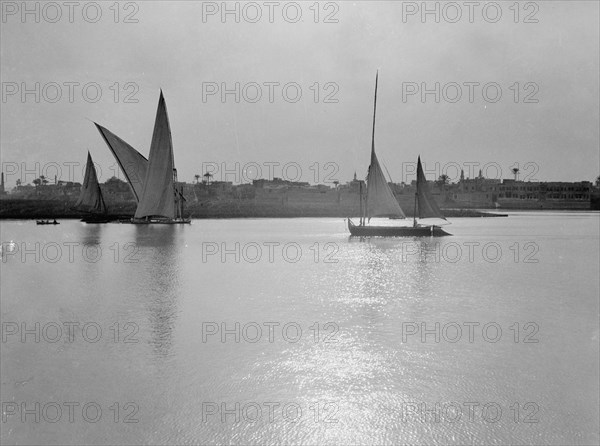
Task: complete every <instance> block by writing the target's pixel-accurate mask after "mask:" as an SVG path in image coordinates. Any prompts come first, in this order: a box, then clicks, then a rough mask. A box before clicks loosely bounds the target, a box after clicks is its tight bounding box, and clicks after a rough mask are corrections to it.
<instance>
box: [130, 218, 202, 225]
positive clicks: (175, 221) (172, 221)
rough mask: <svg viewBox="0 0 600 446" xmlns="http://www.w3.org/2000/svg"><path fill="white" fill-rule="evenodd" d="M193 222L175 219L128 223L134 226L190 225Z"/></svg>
mask: <svg viewBox="0 0 600 446" xmlns="http://www.w3.org/2000/svg"><path fill="white" fill-rule="evenodd" d="M191 222H192V219H191V218H175V219H158V218H157V219H149V220H146V219H135V218H132V219H131V220H129V221H128V222H126V221H124V222H123V223H131V224H134V225H189V224H190V223H191Z"/></svg>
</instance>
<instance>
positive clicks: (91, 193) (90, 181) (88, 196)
mask: <svg viewBox="0 0 600 446" xmlns="http://www.w3.org/2000/svg"><path fill="white" fill-rule="evenodd" d="M74 208H75V209H77V210H80V211H84V212H87V213H88V214H89V215H88V216H86V217H84V218H82V219H81V221H83V222H85V223H108V222H109V221H110V219H109V217H108V209H107V208H106V204H105V203H104V197H102V191H101V190H100V184H99V183H98V177H97V175H96V168H95V167H94V162H93V161H92V155H90V152H88V156H87V164H86V166H85V175H84V177H83V184H82V185H81V192H80V193H79V199H78V200H77V203H75V207H74Z"/></svg>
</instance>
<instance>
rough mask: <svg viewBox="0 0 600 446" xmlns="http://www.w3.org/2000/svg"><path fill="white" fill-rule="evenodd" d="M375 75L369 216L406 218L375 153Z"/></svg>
mask: <svg viewBox="0 0 600 446" xmlns="http://www.w3.org/2000/svg"><path fill="white" fill-rule="evenodd" d="M378 77H379V74H377V76H376V77H375V101H374V105H373V133H372V139H371V165H370V166H369V173H368V174H367V217H369V218H371V217H377V216H385V217H399V218H405V217H406V216H405V215H404V212H403V211H402V208H401V207H400V205H399V204H398V201H397V200H396V198H395V197H394V194H393V192H392V190H391V189H390V186H389V185H388V183H387V180H386V179H385V175H384V174H383V171H382V170H381V166H380V165H379V160H378V159H377V155H376V154H375V112H376V110H377V78H378Z"/></svg>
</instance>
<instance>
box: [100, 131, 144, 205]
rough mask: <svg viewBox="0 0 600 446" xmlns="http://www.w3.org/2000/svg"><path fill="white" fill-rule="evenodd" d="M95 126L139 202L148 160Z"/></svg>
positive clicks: (112, 135)
mask: <svg viewBox="0 0 600 446" xmlns="http://www.w3.org/2000/svg"><path fill="white" fill-rule="evenodd" d="M94 124H96V123H94ZM96 128H97V129H98V131H99V132H100V134H101V135H102V138H104V141H105V142H106V144H107V145H108V148H109V149H110V151H111V152H112V154H113V155H114V157H115V158H116V160H117V162H118V163H119V166H120V167H121V170H122V171H123V173H124V174H125V178H127V182H128V183H129V186H130V187H131V190H132V192H133V195H134V196H135V200H136V201H137V202H138V203H139V201H140V198H141V197H142V191H143V190H144V181H145V179H146V173H147V171H148V160H147V159H146V158H145V157H144V156H143V155H142V154H141V153H140V152H138V151H137V150H135V149H134V148H133V147H131V146H130V145H129V144H127V143H126V142H125V141H123V140H122V139H121V138H119V137H118V136H117V135H115V134H114V133H112V132H110V131H109V130H107V129H105V128H104V127H102V126H101V125H98V124H96Z"/></svg>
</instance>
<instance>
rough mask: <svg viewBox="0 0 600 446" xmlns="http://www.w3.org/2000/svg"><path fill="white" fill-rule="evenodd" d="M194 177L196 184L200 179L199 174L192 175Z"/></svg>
mask: <svg viewBox="0 0 600 446" xmlns="http://www.w3.org/2000/svg"><path fill="white" fill-rule="evenodd" d="M194 178H195V179H196V184H198V182H199V181H200V175H198V174H196V175H194Z"/></svg>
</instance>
